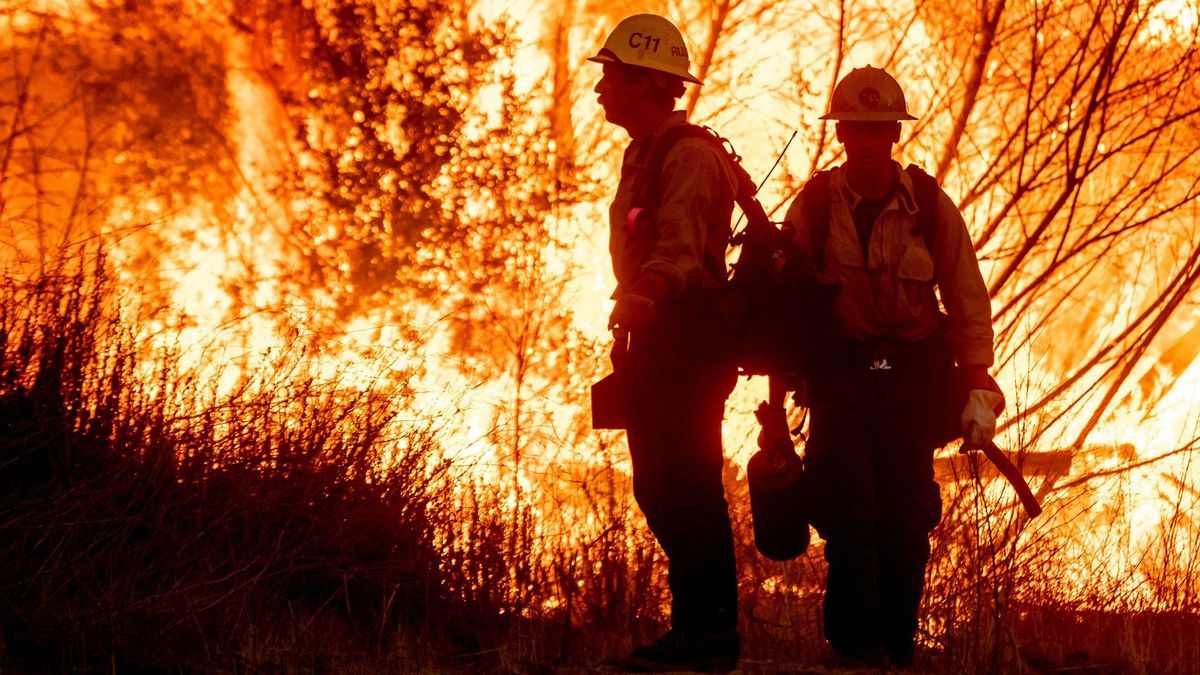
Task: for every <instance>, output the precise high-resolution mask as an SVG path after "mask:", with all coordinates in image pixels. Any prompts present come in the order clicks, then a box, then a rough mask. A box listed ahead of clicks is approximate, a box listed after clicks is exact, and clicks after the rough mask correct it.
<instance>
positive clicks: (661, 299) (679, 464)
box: [589, 14, 739, 672]
mask: <svg viewBox="0 0 1200 675" xmlns="http://www.w3.org/2000/svg"><path fill="white" fill-rule="evenodd" d="M589 60H590V61H594V62H596V63H600V64H602V66H603V69H604V70H603V74H602V76H601V77H600V80H599V82H598V83H597V84H596V87H595V92H596V94H597V95H598V102H599V104H600V107H601V108H603V110H604V116H605V119H606V120H607V121H608V122H610V123H612V124H614V125H616V126H618V127H621V128H622V129H624V130H625V131H626V132H627V133H628V134H629V138H630V140H629V145H628V146H627V147H626V149H625V154H624V160H623V162H622V165H621V176H620V181H619V183H618V184H617V188H616V194H615V195H614V196H613V199H612V203H611V206H610V208H609V251H610V253H611V256H612V266H613V272H614V274H615V276H616V281H617V288H616V290H615V292H614V293H613V295H612V297H613V299H614V300H615V305H614V306H613V309H612V313H611V315H610V317H609V328H610V329H611V330H612V331H613V333H614V337H615V340H614V348H613V352H612V358H613V366H614V369H615V370H624V371H625V372H626V373H627V374H628V375H629V380H630V381H631V382H632V386H631V387H630V389H629V397H630V403H631V405H630V411H629V420H628V424H627V427H626V430H627V438H628V441H629V452H630V456H631V458H632V464H633V490H634V496H635V498H636V500H637V503H638V506H639V507H640V508H641V510H642V512H643V514H644V515H645V517H646V522H647V524H648V525H649V527H650V530H651V531H652V532H653V533H654V536H655V537H656V538H657V540H658V542H659V544H660V545H661V546H662V548H663V551H664V552H665V553H666V556H667V560H668V585H669V587H670V591H671V627H670V630H668V631H667V632H666V634H665V635H663V636H662V637H660V638H658V639H657V640H654V641H653V642H650V643H648V644H643V645H641V646H638V647H636V648H634V649H633V651H632V653H630V654H629V656H628V658H627V659H626V661H625V663H624V666H625V667H626V668H627V669H629V670H637V671H669V670H696V671H704V672H727V671H729V670H732V669H733V668H734V667H735V666H736V663H737V659H738V655H739V640H738V634H737V579H736V568H735V563H734V549H733V535H732V530H731V527H730V521H729V515H728V509H727V504H726V501H725V495H724V490H723V487H722V483H721V475H722V465H723V462H724V458H723V453H722V447H721V422H722V419H723V417H724V410H725V399H726V398H727V397H728V395H729V393H730V392H731V391H732V389H733V387H734V384H735V383H736V381H737V368H736V366H735V365H734V362H733V359H732V356H731V355H729V354H728V353H727V350H725V349H723V348H722V342H721V336H720V335H719V333H720V331H719V330H716V329H715V328H714V324H713V322H712V321H711V319H712V316H711V313H712V304H711V302H710V301H709V299H710V298H711V296H712V293H711V291H712V290H713V289H715V288H717V287H719V286H720V285H721V284H722V282H723V281H724V280H725V278H726V267H725V248H726V245H727V243H728V240H729V236H730V220H731V219H730V215H731V213H732V210H733V204H734V197H735V192H736V186H737V184H736V179H735V177H734V174H733V171H732V170H731V168H730V166H729V165H728V163H726V162H725V161H724V159H723V157H722V155H721V154H720V151H719V150H718V149H717V148H715V147H713V145H712V144H711V143H709V142H707V141H704V140H702V139H697V138H683V139H682V140H678V141H677V142H675V143H674V144H673V145H670V149H669V150H667V154H666V155H665V159H663V160H662V163H661V170H660V171H659V172H658V175H656V176H649V175H646V174H647V173H649V172H647V171H643V170H642V169H643V168H644V167H645V166H646V163H647V161H648V159H649V158H650V157H651V154H652V153H651V151H652V149H653V148H654V146H655V143H656V141H657V140H658V139H659V138H660V137H661V136H662V134H663V133H664V132H665V131H666V130H668V129H670V128H672V127H675V126H677V125H682V124H685V123H686V122H687V119H686V113H685V112H684V111H681V110H676V109H675V104H676V100H677V99H678V98H679V97H680V96H682V95H683V93H684V91H685V89H684V87H685V83H690V84H693V85H700V84H701V82H700V80H698V79H697V78H696V77H695V76H694V75H692V74H691V73H690V72H689V67H690V64H689V61H688V52H687V47H686V46H685V45H684V41H683V36H682V35H681V34H680V32H679V30H678V29H677V28H676V27H675V26H674V25H673V24H672V23H671V22H670V21H668V20H667V19H665V18H663V17H661V16H656V15H652V14H639V15H636V16H631V17H629V18H627V19H625V20H624V21H622V22H621V23H620V24H619V25H618V26H617V27H616V29H614V30H613V32H612V34H611V35H609V36H608V39H607V40H606V41H605V43H604V47H603V48H602V49H600V51H599V53H597V54H596V55H595V56H593V57H591V58H590V59H589ZM647 181H650V182H653V183H654V184H655V185H656V189H655V190H653V192H654V193H655V195H654V196H653V198H652V199H651V201H650V202H647V201H646V197H645V190H643V186H645V185H646V184H647ZM635 202H636V203H635Z"/></svg>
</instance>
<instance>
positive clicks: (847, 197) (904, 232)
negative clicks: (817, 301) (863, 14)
mask: <svg viewBox="0 0 1200 675" xmlns="http://www.w3.org/2000/svg"><path fill="white" fill-rule="evenodd" d="M821 119H825V120H833V121H835V122H836V123H837V126H836V133H837V139H838V141H840V143H841V144H842V146H843V148H844V149H845V162H844V163H843V164H842V165H841V166H838V167H836V168H834V169H832V170H831V171H829V172H822V173H820V174H818V175H817V176H814V178H813V179H811V180H810V181H809V183H808V184H807V185H806V186H805V189H804V190H802V191H801V193H800V195H799V196H798V197H797V198H796V200H795V201H794V202H793V203H792V205H791V207H790V208H789V210H788V213H787V216H786V219H787V221H786V222H787V224H785V228H788V227H790V228H794V231H793V232H794V236H795V242H796V246H797V251H798V259H799V264H800V265H801V268H802V269H804V270H806V271H807V273H809V274H812V275H814V276H815V279H816V281H817V282H818V283H820V284H824V285H826V286H827V287H832V288H836V294H835V295H834V296H833V297H834V299H833V304H832V307H831V311H830V312H829V313H828V314H827V315H826V317H825V321H826V322H827V323H828V324H829V327H830V328H831V329H832V332H833V334H834V335H836V338H835V339H833V340H830V341H828V342H827V343H826V344H825V346H824V347H823V348H824V349H825V350H826V352H827V353H825V354H823V355H821V356H820V357H819V358H816V359H814V365H813V366H812V368H811V370H810V371H809V372H808V373H807V382H806V384H807V386H806V387H805V389H804V398H805V399H806V400H804V401H802V403H803V404H805V405H807V406H808V407H809V409H810V414H811V417H810V429H809V430H810V435H809V440H808V443H807V445H806V447H805V469H806V475H805V483H806V486H807V488H806V492H807V498H808V507H807V508H808V516H809V518H810V519H811V522H812V524H813V526H814V527H815V528H816V529H817V532H818V533H819V534H820V535H821V537H822V538H823V539H824V540H825V559H826V561H827V562H828V563H829V568H828V579H827V583H826V589H825V598H824V606H823V611H824V630H825V638H826V639H827V640H828V642H829V645H830V647H831V648H832V650H833V653H834V661H835V663H836V664H837V665H842V666H848V667H881V666H889V665H890V666H895V667H905V666H908V665H910V664H911V663H912V661H913V643H914V636H915V634H916V631H917V611H918V607H919V605H920V600H921V593H922V591H923V589H924V582H925V565H926V563H927V562H928V559H929V551H930V549H929V533H930V531H931V530H932V529H933V527H934V526H935V525H937V523H938V521H939V520H940V519H941V496H940V494H939V488H938V484H937V483H936V482H935V481H934V477H933V453H934V451H935V450H936V449H937V448H938V447H939V446H941V445H943V444H944V443H946V442H947V441H948V440H950V438H951V437H952V436H954V435H955V434H956V433H957V432H958V431H959V430H958V429H955V430H954V433H949V434H948V433H946V429H945V426H946V425H943V424H942V420H943V419H945V418H946V417H947V415H946V414H945V412H946V411H947V410H948V409H950V410H953V411H954V412H953V413H951V415H950V416H951V417H953V418H954V423H953V424H952V425H951V426H955V425H961V431H962V432H963V433H964V434H966V437H967V439H968V440H969V441H972V442H975V443H978V442H983V441H985V440H990V439H991V437H992V434H993V433H994V431H995V426H996V413H997V412H998V411H999V409H1000V408H1001V407H1002V405H1003V397H1002V396H1001V394H1000V393H999V388H998V387H997V386H996V385H995V381H994V380H992V378H991V377H990V376H989V375H988V372H987V371H988V368H989V367H990V366H991V365H992V362H993V332H992V323H991V304H990V300H989V298H988V292H987V287H986V286H985V285H984V281H983V278H982V276H981V274H980V271H979V263H978V261H977V259H976V257H975V250H974V247H973V246H972V243H971V238H970V235H969V233H968V232H967V228H966V225H965V224H964V222H963V218H962V215H961V214H960V213H959V211H958V209H957V207H956V206H955V205H954V202H953V201H951V199H950V198H949V197H948V196H947V195H946V194H945V193H944V192H943V191H942V190H941V189H940V188H938V187H937V183H936V181H934V179H933V178H931V177H929V176H928V175H926V174H924V172H921V171H919V170H914V169H915V167H909V169H907V170H906V169H902V168H901V167H900V165H899V164H898V163H897V162H896V161H894V160H893V159H892V146H893V144H895V143H896V142H897V141H899V140H900V130H901V127H900V123H901V121H902V120H913V119H916V118H915V117H913V116H912V115H910V114H909V113H908V109H907V106H906V104H905V100H904V93H903V91H902V90H901V88H900V85H899V84H898V83H897V82H896V80H895V79H893V78H892V77H891V76H890V75H889V74H888V73H887V72H885V71H883V70H881V69H878V68H872V67H870V66H868V67H865V68H858V69H855V70H853V71H852V72H850V73H849V74H848V75H846V76H845V77H844V78H843V79H842V80H841V81H840V82H839V83H838V84H837V86H836V87H835V89H834V92H833V97H832V100H831V104H830V109H829V112H828V114H826V115H824V116H823V117H822V118H821ZM922 185H925V186H926V187H925V194H926V195H927V196H926V197H925V203H924V204H922V203H921V201H922V199H921V193H922ZM922 207H923V208H924V211H923V212H922ZM935 286H936V287H937V289H938V292H939V293H940V297H941V302H942V304H943V305H944V307H945V312H944V313H943V312H942V311H941V310H940V309H939V306H938V300H937V295H935V291H934V287H935ZM956 381H957V382H958V383H959V384H958V386H957V387H956V386H955V382H956ZM956 391H958V392H961V393H958V394H956V393H955V392H956ZM964 400H965V405H963V403H962V402H963V401H964ZM950 406H953V407H952V408H951V407H950ZM960 406H961V407H960ZM958 411H961V414H959V412H958Z"/></svg>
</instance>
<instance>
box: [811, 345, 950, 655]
mask: <svg viewBox="0 0 1200 675" xmlns="http://www.w3.org/2000/svg"><path fill="white" fill-rule="evenodd" d="M942 340H943V338H942V336H941V335H940V334H937V335H935V336H933V337H931V338H927V339H926V340H922V341H920V342H912V343H876V344H870V345H867V344H860V343H843V344H841V345H839V346H838V348H837V349H836V350H835V352H836V356H835V358H833V359H831V360H830V361H829V362H828V365H827V367H826V368H824V369H822V370H821V371H820V372H819V373H817V374H814V375H813V377H812V378H811V380H810V385H809V404H810V406H811V423H810V438H809V442H808V444H807V446H806V450H805V464H806V477H805V480H806V481H807V485H808V490H807V494H808V499H809V500H811V501H810V503H809V504H808V511H809V514H810V518H811V522H812V524H813V526H814V527H815V528H816V529H817V532H818V533H820V535H821V537H822V538H823V539H824V540H825V559H826V561H827V562H828V563H829V572H828V579H827V582H826V591H825V600H824V607H823V609H824V623H825V626H824V628H825V637H826V639H827V640H828V641H829V644H830V646H831V647H832V648H833V650H834V652H835V653H837V654H838V655H839V656H846V657H851V658H858V659H862V660H864V661H867V662H875V663H877V662H880V661H881V660H882V658H883V656H884V655H885V654H886V655H887V656H888V657H889V658H890V660H891V662H892V663H893V664H895V665H902V666H903V665H908V664H910V663H911V662H912V657H913V639H914V636H915V634H916V631H917V611H918V608H919V606H920V602H921V593H922V591H923V590H924V585H925V564H926V563H927V562H928V560H929V532H930V531H931V530H932V529H933V528H934V526H936V525H937V523H938V521H939V520H940V518H941V506H942V504H941V496H940V492H939V488H938V484H937V483H936V482H935V481H934V478H933V452H934V450H935V449H936V448H937V446H938V445H940V444H941V442H942V441H943V440H944V437H943V435H942V434H941V433H939V431H938V429H939V424H941V423H943V422H944V419H945V411H946V409H947V406H948V405H952V403H948V399H947V396H949V395H951V394H950V391H951V388H950V386H949V381H950V376H951V375H950V369H951V361H950V357H949V356H948V354H949V351H948V350H947V349H945V346H944V344H943V343H942ZM942 426H944V424H942Z"/></svg>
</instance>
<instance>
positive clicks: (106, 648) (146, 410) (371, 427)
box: [0, 258, 449, 672]
mask: <svg viewBox="0 0 1200 675" xmlns="http://www.w3.org/2000/svg"><path fill="white" fill-rule="evenodd" d="M103 269H104V264H103V260H102V259H99V258H97V259H95V260H90V261H88V264H78V265H77V266H76V269H75V272H73V273H71V274H67V275H65V276H61V277H56V278H42V279H39V280H36V281H34V282H32V283H21V282H19V281H17V280H13V279H9V280H7V283H6V284H5V285H4V289H3V291H0V293H2V295H0V311H2V315H0V351H2V359H0V364H2V365H0V458H2V459H0V566H2V567H3V568H4V569H5V576H4V579H3V582H2V585H0V638H2V641H0V666H2V667H3V668H4V669H10V668H11V669H15V670H18V671H26V670H27V671H34V672H41V671H56V670H63V671H79V670H92V669H105V670H108V669H110V668H115V669H117V670H132V669H138V668H150V669H161V668H188V667H192V668H201V667H203V668H219V669H244V668H252V669H253V668H267V667H282V668H285V669H294V668H301V669H305V668H310V667H313V668H315V667H319V666H321V665H322V664H324V665H325V666H329V665H332V664H336V663H349V662H358V661H363V660H366V659H371V658H380V657H379V656H378V655H379V654H383V653H385V652H386V653H387V654H388V655H387V656H386V657H384V658H385V660H388V662H389V663H392V664H393V665H397V666H404V667H410V666H411V667H416V666H415V665H414V664H416V663H418V662H419V658H420V657H419V654H416V653H414V652H413V651H412V650H411V649H405V650H396V649H394V647H395V646H396V644H397V641H398V640H399V641H400V642H401V643H405V644H409V645H410V646H411V645H412V644H417V643H419V642H421V641H423V640H426V639H428V638H430V637H434V638H436V636H435V635H434V634H433V633H432V632H430V631H428V630H426V628H427V625H428V622H429V621H430V620H431V619H430V617H431V616H436V615H437V614H438V613H440V612H441V611H442V608H443V607H444V606H445V605H446V604H447V603H448V602H449V596H448V595H447V594H446V593H445V591H444V589H443V585H442V583H441V572H440V556H439V553H438V550H437V549H436V547H435V538H436V529H437V528H438V527H440V526H441V525H440V524H439V523H441V522H442V521H445V519H447V518H448V517H449V515H448V511H447V510H446V509H445V505H446V500H445V498H444V497H443V495H444V491H443V490H442V481H443V480H444V477H445V476H444V469H445V467H444V465H441V464H438V463H437V462H436V461H434V458H435V457H436V445H435V443H434V440H433V436H432V432H431V430H429V429H420V428H411V427H409V428H406V427H403V426H401V425H399V424H397V423H396V417H397V413H398V412H399V411H400V410H401V409H402V408H403V406H404V405H405V401H404V400H403V399H402V398H393V397H391V396H390V395H389V394H390V392H386V391H385V392H376V391H370V390H367V391H352V392H347V391H342V390H339V389H337V388H335V387H333V386H330V385H324V384H322V383H321V382H319V381H318V380H316V379H314V378H312V377H305V376H303V375H302V374H300V373H299V372H298V371H297V372H288V371H286V369H284V370H282V371H281V370H278V369H276V370H274V371H272V373H270V374H269V375H263V377H264V378H273V380H269V381H266V382H265V383H266V384H271V385H272V386H256V384H255V382H254V377H253V375H254V374H252V376H251V377H248V378H247V379H246V380H245V381H244V383H243V385H242V386H239V387H238V388H237V389H236V390H235V391H233V392H232V393H229V394H225V395H217V394H215V393H213V392H206V390H205V388H204V386H203V385H202V384H201V383H200V382H198V381H197V380H196V378H194V377H192V376H189V375H188V374H187V373H184V372H181V371H180V370H179V368H178V363H177V361H176V360H174V359H173V358H172V357H171V355H170V354H169V353H167V354H165V355H164V354H159V355H156V356H155V358H154V360H153V362H152V363H151V371H152V372H151V371H147V370H146V366H145V365H144V363H143V362H142V361H140V360H139V358H140V357H141V356H144V354H141V353H139V349H141V348H142V347H143V345H142V344H141V343H140V342H139V340H138V339H137V337H136V336H135V334H134V332H133V330H132V328H131V327H129V326H128V325H126V324H124V323H123V322H122V321H121V319H120V316H119V312H117V310H116V309H115V307H114V303H113V302H112V297H111V294H110V290H111V289H110V288H109V283H108V281H107V279H106V277H105V275H104V272H103ZM281 372H282V373H283V375H281V374H280V373H281ZM259 384H263V383H259ZM398 629H399V631H400V632H399V633H398V632H397V630H398Z"/></svg>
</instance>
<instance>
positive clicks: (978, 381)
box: [962, 366, 1003, 395]
mask: <svg viewBox="0 0 1200 675" xmlns="http://www.w3.org/2000/svg"><path fill="white" fill-rule="evenodd" d="M962 383H963V385H964V388H965V389H967V390H968V391H969V390H971V389H983V390H985V391H994V392H996V393H997V394H1001V395H1003V392H1001V391H1000V385H999V384H997V383H996V380H995V379H993V378H992V376H991V375H988V371H987V366H963V367H962Z"/></svg>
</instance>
